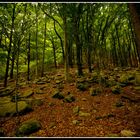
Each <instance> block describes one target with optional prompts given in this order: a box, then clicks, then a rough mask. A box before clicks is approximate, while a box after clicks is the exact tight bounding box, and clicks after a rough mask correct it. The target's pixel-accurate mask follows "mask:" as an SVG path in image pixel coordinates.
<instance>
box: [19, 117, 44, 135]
mask: <svg viewBox="0 0 140 140" xmlns="http://www.w3.org/2000/svg"><path fill="white" fill-rule="evenodd" d="M40 128H41V124H40V122H39V121H37V120H35V119H30V120H27V121H25V122H23V123H22V124H21V125H20V126H19V128H18V129H17V131H16V136H26V135H29V134H32V133H34V132H36V131H38V130H39V129H40Z"/></svg>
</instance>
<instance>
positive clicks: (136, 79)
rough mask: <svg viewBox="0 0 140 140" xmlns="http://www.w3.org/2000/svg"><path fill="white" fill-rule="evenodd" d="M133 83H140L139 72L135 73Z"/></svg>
mask: <svg viewBox="0 0 140 140" xmlns="http://www.w3.org/2000/svg"><path fill="white" fill-rule="evenodd" d="M135 85H140V72H136V73H135Z"/></svg>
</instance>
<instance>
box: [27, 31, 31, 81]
mask: <svg viewBox="0 0 140 140" xmlns="http://www.w3.org/2000/svg"><path fill="white" fill-rule="evenodd" d="M30 38H31V33H30V29H29V39H28V44H27V47H28V48H27V60H28V69H27V73H28V74H27V80H28V81H30Z"/></svg>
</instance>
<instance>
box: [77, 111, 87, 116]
mask: <svg viewBox="0 0 140 140" xmlns="http://www.w3.org/2000/svg"><path fill="white" fill-rule="evenodd" d="M79 116H80V117H88V116H90V113H86V112H83V111H79Z"/></svg>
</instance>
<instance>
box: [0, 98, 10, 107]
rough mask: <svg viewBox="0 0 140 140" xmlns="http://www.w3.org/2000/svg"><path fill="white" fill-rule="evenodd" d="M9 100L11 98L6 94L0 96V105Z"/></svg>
mask: <svg viewBox="0 0 140 140" xmlns="http://www.w3.org/2000/svg"><path fill="white" fill-rule="evenodd" d="M9 102H11V98H10V97H8V96H7V97H1V98H0V106H3V105H4V104H8V103H9Z"/></svg>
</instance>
